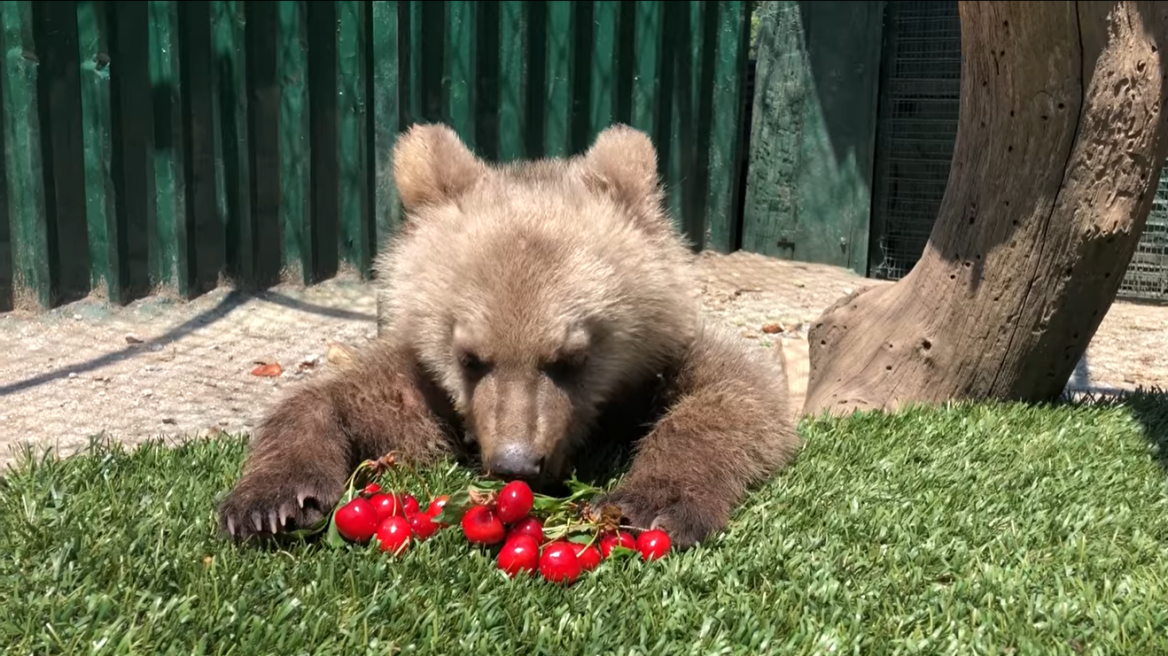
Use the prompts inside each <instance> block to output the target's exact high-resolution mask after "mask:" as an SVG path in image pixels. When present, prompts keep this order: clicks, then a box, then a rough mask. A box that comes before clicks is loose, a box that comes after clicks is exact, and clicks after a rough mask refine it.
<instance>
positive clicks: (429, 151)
mask: <svg viewBox="0 0 1168 656" xmlns="http://www.w3.org/2000/svg"><path fill="white" fill-rule="evenodd" d="M486 173H487V166H486V165H485V164H484V163H483V162H482V161H480V160H479V159H478V158H477V157H475V156H474V153H472V152H470V150H469V149H468V148H467V147H466V145H465V144H463V143H462V140H461V139H459V138H458V134H457V133H455V132H454V130H451V129H450V128H448V127H446V126H445V125H440V124H431V125H414V126H413V127H411V128H410V129H409V131H407V132H406V133H405V134H403V135H402V136H400V137H398V140H397V143H396V144H394V147H393V178H394V182H395V183H396V185H397V190H398V194H399V195H400V196H401V201H402V205H404V206H405V208H406V209H407V210H411V209H414V208H416V207H420V206H422V205H430V204H434V203H439V202H442V201H444V200H449V199H451V198H454V197H455V196H457V195H459V194H461V193H462V192H464V191H466V190H467V189H469V188H470V187H472V186H473V185H474V184H475V183H476V182H478V181H479V179H480V178H482V177H483V176H484V175H486Z"/></svg>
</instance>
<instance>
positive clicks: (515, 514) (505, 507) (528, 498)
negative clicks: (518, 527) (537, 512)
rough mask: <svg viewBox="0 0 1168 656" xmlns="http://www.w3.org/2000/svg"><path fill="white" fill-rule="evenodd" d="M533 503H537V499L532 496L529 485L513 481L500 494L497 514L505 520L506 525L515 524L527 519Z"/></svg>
mask: <svg viewBox="0 0 1168 656" xmlns="http://www.w3.org/2000/svg"><path fill="white" fill-rule="evenodd" d="M533 503H535V497H534V496H533V495H532V494H531V488H530V487H528V486H527V483H524V482H523V481H511V482H510V483H508V484H506V485H504V486H503V489H502V491H500V492H499V498H498V500H496V501H495V514H497V515H498V516H499V519H501V520H503V523H504V524H514V523H515V522H517V521H519V520H521V519H523V518H524V517H527V513H529V512H531V506H532V504H533Z"/></svg>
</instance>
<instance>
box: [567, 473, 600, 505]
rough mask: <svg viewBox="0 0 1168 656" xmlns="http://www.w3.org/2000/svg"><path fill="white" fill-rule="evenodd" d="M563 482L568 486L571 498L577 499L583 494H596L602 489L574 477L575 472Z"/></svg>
mask: <svg viewBox="0 0 1168 656" xmlns="http://www.w3.org/2000/svg"><path fill="white" fill-rule="evenodd" d="M565 484H566V485H567V486H568V490H569V492H570V493H571V498H573V499H579V498H581V497H584V496H596V495H597V494H600V493H601V492H603V491H604V490H603V489H601V488H599V487H596V486H595V485H589V484H588V483H584V482H583V481H581V480H580V479H578V478H576V473H575V472H573V473H572V477H571V478H570V479H568V481H567V482H566V483H565Z"/></svg>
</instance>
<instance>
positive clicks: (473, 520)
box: [462, 506, 504, 544]
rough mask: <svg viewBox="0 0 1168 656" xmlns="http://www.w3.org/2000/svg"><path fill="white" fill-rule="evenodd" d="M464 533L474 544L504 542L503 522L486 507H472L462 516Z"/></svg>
mask: <svg viewBox="0 0 1168 656" xmlns="http://www.w3.org/2000/svg"><path fill="white" fill-rule="evenodd" d="M462 532H463V534H464V535H466V539H467V540H468V541H469V542H473V543H474V544H497V543H499V542H502V541H503V533H504V529H503V522H501V521H499V518H498V517H496V516H495V513H494V512H492V511H491V509H490V508H488V507H486V506H472V507H471V508H470V510H467V511H466V514H464V515H463V516H462Z"/></svg>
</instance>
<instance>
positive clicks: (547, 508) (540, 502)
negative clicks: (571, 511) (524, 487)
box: [531, 496, 568, 515]
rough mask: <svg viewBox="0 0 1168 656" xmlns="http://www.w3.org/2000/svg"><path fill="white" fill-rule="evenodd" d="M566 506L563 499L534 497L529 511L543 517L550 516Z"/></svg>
mask: <svg viewBox="0 0 1168 656" xmlns="http://www.w3.org/2000/svg"><path fill="white" fill-rule="evenodd" d="M567 505H568V504H567V502H566V501H564V500H563V499H557V498H555V497H545V496H537V497H535V500H534V501H532V503H531V510H532V511H533V512H537V513H542V514H545V515H550V514H552V513H554V512H557V511H560V510H563V509H564V508H565V507H567Z"/></svg>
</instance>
